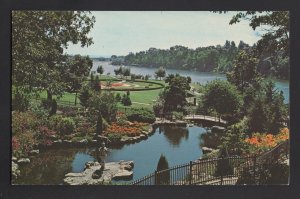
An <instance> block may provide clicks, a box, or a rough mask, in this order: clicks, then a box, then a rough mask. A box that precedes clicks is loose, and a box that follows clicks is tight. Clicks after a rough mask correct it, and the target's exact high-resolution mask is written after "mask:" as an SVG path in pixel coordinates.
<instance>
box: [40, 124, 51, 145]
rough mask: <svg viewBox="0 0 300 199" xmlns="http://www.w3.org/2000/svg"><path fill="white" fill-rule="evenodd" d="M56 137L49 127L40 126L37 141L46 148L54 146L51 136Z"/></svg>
mask: <svg viewBox="0 0 300 199" xmlns="http://www.w3.org/2000/svg"><path fill="white" fill-rule="evenodd" d="M53 135H55V132H54V131H52V130H50V129H49V128H48V127H47V126H40V127H39V128H38V132H37V134H36V139H37V141H38V142H39V143H40V144H41V145H44V146H49V145H52V143H53V142H52V140H51V136H53Z"/></svg>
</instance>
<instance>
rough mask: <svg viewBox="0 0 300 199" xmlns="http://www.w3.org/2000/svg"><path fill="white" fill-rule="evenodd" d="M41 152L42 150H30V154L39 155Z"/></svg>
mask: <svg viewBox="0 0 300 199" xmlns="http://www.w3.org/2000/svg"><path fill="white" fill-rule="evenodd" d="M39 153H40V150H38V149H37V150H31V151H30V152H29V154H30V155H38V154H39Z"/></svg>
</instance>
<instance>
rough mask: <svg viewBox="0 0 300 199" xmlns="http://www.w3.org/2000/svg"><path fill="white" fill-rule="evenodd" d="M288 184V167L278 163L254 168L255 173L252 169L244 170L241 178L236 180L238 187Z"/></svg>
mask: <svg viewBox="0 0 300 199" xmlns="http://www.w3.org/2000/svg"><path fill="white" fill-rule="evenodd" d="M254 174H255V176H254ZM288 183H289V166H288V165H286V164H284V163H280V162H275V163H272V164H263V165H262V166H260V167H256V169H255V173H254V170H253V169H252V170H244V171H243V172H242V175H241V177H240V178H239V179H238V180H237V184H238V185H244V184H246V185H251V184H259V185H283V184H288Z"/></svg>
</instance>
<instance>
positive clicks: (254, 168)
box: [253, 155, 256, 184]
mask: <svg viewBox="0 0 300 199" xmlns="http://www.w3.org/2000/svg"><path fill="white" fill-rule="evenodd" d="M255 170H256V155H255V156H254V157H253V178H254V184H256V171H255Z"/></svg>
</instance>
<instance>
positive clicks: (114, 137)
mask: <svg viewBox="0 0 300 199" xmlns="http://www.w3.org/2000/svg"><path fill="white" fill-rule="evenodd" d="M107 138H108V139H109V140H110V141H112V142H117V141H120V140H121V138H122V135H121V134H118V133H109V134H108V135H107Z"/></svg>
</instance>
